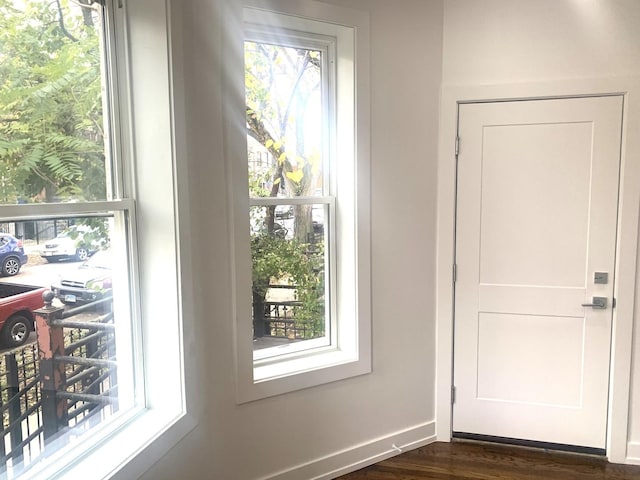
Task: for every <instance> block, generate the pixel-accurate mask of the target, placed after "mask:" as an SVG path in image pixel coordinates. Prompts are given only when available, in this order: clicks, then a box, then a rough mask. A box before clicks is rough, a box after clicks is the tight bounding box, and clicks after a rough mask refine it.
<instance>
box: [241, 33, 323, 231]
mask: <svg viewBox="0 0 640 480" xmlns="http://www.w3.org/2000/svg"><path fill="white" fill-rule="evenodd" d="M320 86H321V71H320V52H319V51H316V50H307V49H299V48H291V47H283V46H277V45H270V44H266V43H258V42H245V91H246V102H247V107H246V108H247V111H246V115H247V134H248V135H249V137H250V138H252V139H253V140H255V141H256V142H257V143H258V144H260V145H261V146H262V147H263V148H264V149H265V150H266V151H267V152H268V153H269V154H270V156H271V158H272V159H273V166H272V169H271V171H270V172H269V173H270V175H271V177H272V178H271V182H270V184H271V188H270V190H269V192H268V196H270V197H276V196H278V194H279V192H281V191H285V192H287V193H288V195H289V196H292V197H298V196H307V195H311V194H312V193H313V191H314V189H315V188H316V187H317V184H318V178H319V175H320V174H321V154H320V151H321V144H322V139H321V138H320V135H317V131H318V130H320V129H321V113H320V112H321V110H322V109H321V98H320ZM309 117H312V118H309ZM309 122H311V123H312V124H313V125H312V126H311V127H309V126H308V123H309ZM309 128H312V129H314V130H315V132H314V133H315V135H314V137H315V142H313V144H312V145H309V143H310V142H309V141H308V135H307V130H308V129H309ZM252 193H255V192H252ZM295 210H296V212H295V216H294V218H295V225H294V230H295V232H294V234H295V237H296V238H297V239H298V240H299V241H300V242H303V243H305V242H308V241H309V238H310V236H311V235H313V225H312V220H311V207H310V206H307V205H297V206H296V207H295ZM273 223H274V208H271V209H269V211H268V213H267V228H268V230H269V231H272V230H273Z"/></svg>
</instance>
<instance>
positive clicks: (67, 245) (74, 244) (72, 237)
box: [40, 225, 98, 262]
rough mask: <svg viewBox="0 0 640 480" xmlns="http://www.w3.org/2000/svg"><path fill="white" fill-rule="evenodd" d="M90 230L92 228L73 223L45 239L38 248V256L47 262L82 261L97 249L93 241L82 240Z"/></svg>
mask: <svg viewBox="0 0 640 480" xmlns="http://www.w3.org/2000/svg"><path fill="white" fill-rule="evenodd" d="M90 232H92V229H91V228H90V227H87V226H86V225H73V226H71V227H69V228H68V229H67V230H65V231H64V232H62V233H61V234H59V235H58V236H57V237H56V238H54V239H52V240H49V241H47V242H46V243H45V244H44V248H42V249H41V250H40V256H41V257H42V258H44V259H45V260H46V261H47V262H57V261H58V260H77V261H82V262H83V261H85V260H86V259H87V258H89V257H90V256H91V255H93V253H94V252H95V251H97V250H98V245H96V244H94V243H95V242H90V241H85V240H84V236H85V235H86V234H87V233H90Z"/></svg>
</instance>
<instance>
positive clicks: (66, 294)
mask: <svg viewBox="0 0 640 480" xmlns="http://www.w3.org/2000/svg"><path fill="white" fill-rule="evenodd" d="M112 261H113V259H112V257H111V252H110V251H109V250H101V251H99V252H96V253H95V254H94V255H93V256H92V257H91V258H89V259H88V260H86V261H85V262H83V263H82V265H80V266H79V267H78V268H76V269H73V270H70V271H68V272H66V273H64V274H63V275H60V276H59V278H58V281H57V282H56V283H54V284H53V285H51V291H52V292H53V293H54V294H55V296H56V297H57V298H59V299H60V301H61V302H62V303H64V304H65V305H76V304H80V303H88V302H93V301H96V300H99V299H101V298H104V297H108V296H110V295H111V294H112V289H111V266H112Z"/></svg>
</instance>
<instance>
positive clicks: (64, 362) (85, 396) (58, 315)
mask: <svg viewBox="0 0 640 480" xmlns="http://www.w3.org/2000/svg"><path fill="white" fill-rule="evenodd" d="M44 298H45V306H44V308H42V309H39V310H36V311H35V312H34V315H35V324H36V334H37V342H36V343H35V344H31V345H26V346H24V347H22V348H20V349H16V350H14V351H12V352H10V353H7V354H4V355H2V356H0V410H1V411H2V431H0V461H1V463H0V465H2V467H0V468H1V470H0V474H2V473H8V474H12V473H13V474H16V473H18V472H19V471H20V470H21V469H22V468H24V467H25V466H27V465H28V464H30V463H32V462H33V461H34V459H35V458H37V457H38V456H40V455H41V454H42V453H43V452H44V449H45V445H46V444H47V443H48V442H50V441H52V440H54V439H60V438H63V437H64V436H63V435H61V433H63V432H65V431H67V430H69V429H71V428H73V429H76V430H77V429H82V428H85V427H86V428H88V427H91V426H94V425H95V424H96V423H99V422H101V421H103V420H104V419H105V418H107V417H109V416H111V415H113V414H114V413H115V412H116V411H117V409H118V393H117V392H118V390H117V389H118V385H117V371H116V356H115V333H114V324H113V313H112V311H111V302H112V299H111V298H106V299H103V300H99V301H97V302H93V303H91V304H87V305H85V306H83V307H80V308H74V309H70V310H65V309H64V308H61V307H54V306H52V304H51V300H52V299H53V296H52V294H51V292H45V296H44ZM90 309H91V310H95V309H98V314H97V315H93V318H92V319H91V321H81V320H79V318H81V317H82V315H81V314H82V313H83V312H86V311H88V310H90Z"/></svg>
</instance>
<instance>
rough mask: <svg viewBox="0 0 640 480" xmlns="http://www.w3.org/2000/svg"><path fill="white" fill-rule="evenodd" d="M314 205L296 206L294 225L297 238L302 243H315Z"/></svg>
mask: <svg viewBox="0 0 640 480" xmlns="http://www.w3.org/2000/svg"><path fill="white" fill-rule="evenodd" d="M312 208H313V206H312V205H295V207H294V213H295V216H294V218H295V219H294V223H293V228H294V231H295V238H296V240H298V241H299V242H300V243H313V220H312V218H311V210H312Z"/></svg>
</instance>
